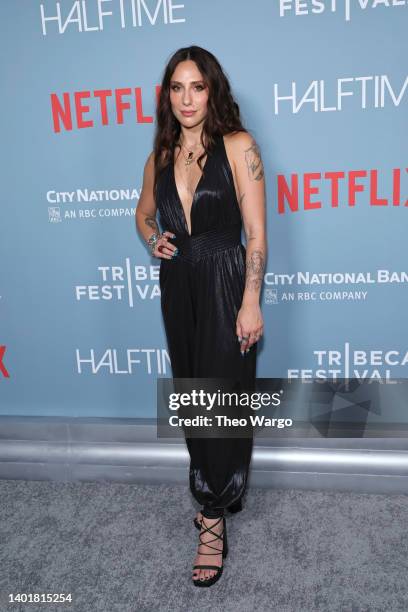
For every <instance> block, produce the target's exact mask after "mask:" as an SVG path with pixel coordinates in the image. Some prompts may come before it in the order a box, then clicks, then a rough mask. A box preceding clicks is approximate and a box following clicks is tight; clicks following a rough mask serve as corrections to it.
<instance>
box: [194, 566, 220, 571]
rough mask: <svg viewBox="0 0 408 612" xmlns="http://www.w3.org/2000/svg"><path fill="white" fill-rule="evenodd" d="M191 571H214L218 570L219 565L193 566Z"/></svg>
mask: <svg viewBox="0 0 408 612" xmlns="http://www.w3.org/2000/svg"><path fill="white" fill-rule="evenodd" d="M193 569H214V570H220V569H221V567H220V566H219V565H195V566H194V567H193Z"/></svg>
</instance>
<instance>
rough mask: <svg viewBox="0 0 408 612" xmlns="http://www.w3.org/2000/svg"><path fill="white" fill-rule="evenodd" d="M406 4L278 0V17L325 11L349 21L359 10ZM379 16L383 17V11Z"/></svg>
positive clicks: (375, 0)
mask: <svg viewBox="0 0 408 612" xmlns="http://www.w3.org/2000/svg"><path fill="white" fill-rule="evenodd" d="M405 6H406V1H405V0H279V17H287V16H288V15H295V16H296V17H302V16H305V15H321V14H324V13H327V12H330V13H338V14H340V15H344V19H345V20H346V21H350V20H351V17H352V15H353V14H354V13H355V12H357V11H359V10H361V11H367V10H369V9H377V10H378V9H379V10H381V8H383V9H386V8H397V7H399V8H401V7H405ZM381 16H382V17H384V18H385V15H384V13H381Z"/></svg>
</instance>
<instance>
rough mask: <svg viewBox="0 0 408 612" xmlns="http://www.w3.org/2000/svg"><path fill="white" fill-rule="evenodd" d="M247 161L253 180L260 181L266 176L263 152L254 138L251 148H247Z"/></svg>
mask: <svg viewBox="0 0 408 612" xmlns="http://www.w3.org/2000/svg"><path fill="white" fill-rule="evenodd" d="M245 161H246V165H247V167H248V176H249V178H250V179H251V181H260V180H261V179H262V178H263V176H264V169H263V163H262V159H261V152H260V150H259V147H258V145H257V144H256V142H255V140H252V144H251V146H250V147H249V149H245Z"/></svg>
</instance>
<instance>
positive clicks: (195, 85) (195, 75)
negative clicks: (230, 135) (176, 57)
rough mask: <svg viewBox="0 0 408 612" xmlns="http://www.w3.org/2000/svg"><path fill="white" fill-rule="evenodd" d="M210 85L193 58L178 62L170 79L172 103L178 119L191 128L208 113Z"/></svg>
mask: <svg viewBox="0 0 408 612" xmlns="http://www.w3.org/2000/svg"><path fill="white" fill-rule="evenodd" d="M207 100H208V87H207V86H206V85H205V83H204V81H203V76H202V74H201V72H200V71H199V70H198V68H197V64H196V63H195V62H193V61H192V60H186V61H184V62H180V63H179V64H177V68H176V69H175V71H174V72H173V74H172V76H171V79H170V104H171V108H172V111H173V113H174V115H175V117H176V119H177V120H178V121H179V122H180V123H181V125H183V126H184V127H186V128H191V127H194V126H196V125H198V124H199V123H201V122H202V121H204V119H205V117H206V115H207Z"/></svg>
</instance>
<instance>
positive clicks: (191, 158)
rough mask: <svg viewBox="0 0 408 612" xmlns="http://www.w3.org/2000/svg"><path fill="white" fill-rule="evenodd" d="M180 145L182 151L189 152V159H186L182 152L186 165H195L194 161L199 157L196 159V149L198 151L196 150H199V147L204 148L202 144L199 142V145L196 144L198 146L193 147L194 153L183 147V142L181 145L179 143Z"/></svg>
mask: <svg viewBox="0 0 408 612" xmlns="http://www.w3.org/2000/svg"><path fill="white" fill-rule="evenodd" d="M179 145H180V147H181V149H182V150H183V149H184V150H185V151H187V153H188V155H187V157H186V156H185V155H184V153H183V151H181V152H182V154H183V157H184V160H185V165H186V166H189V165H190V164H192V163H193V161H195V160H196V159H197V157H198V155H197V157H194V149H196V148H197V147H199V146H202V145H201V142H198V143H197V144H196V145H195V146H194V147H193V151H189V150H188V149H187V148H186V147H185V146H184V145H183V143H182V142H181V143H179Z"/></svg>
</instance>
